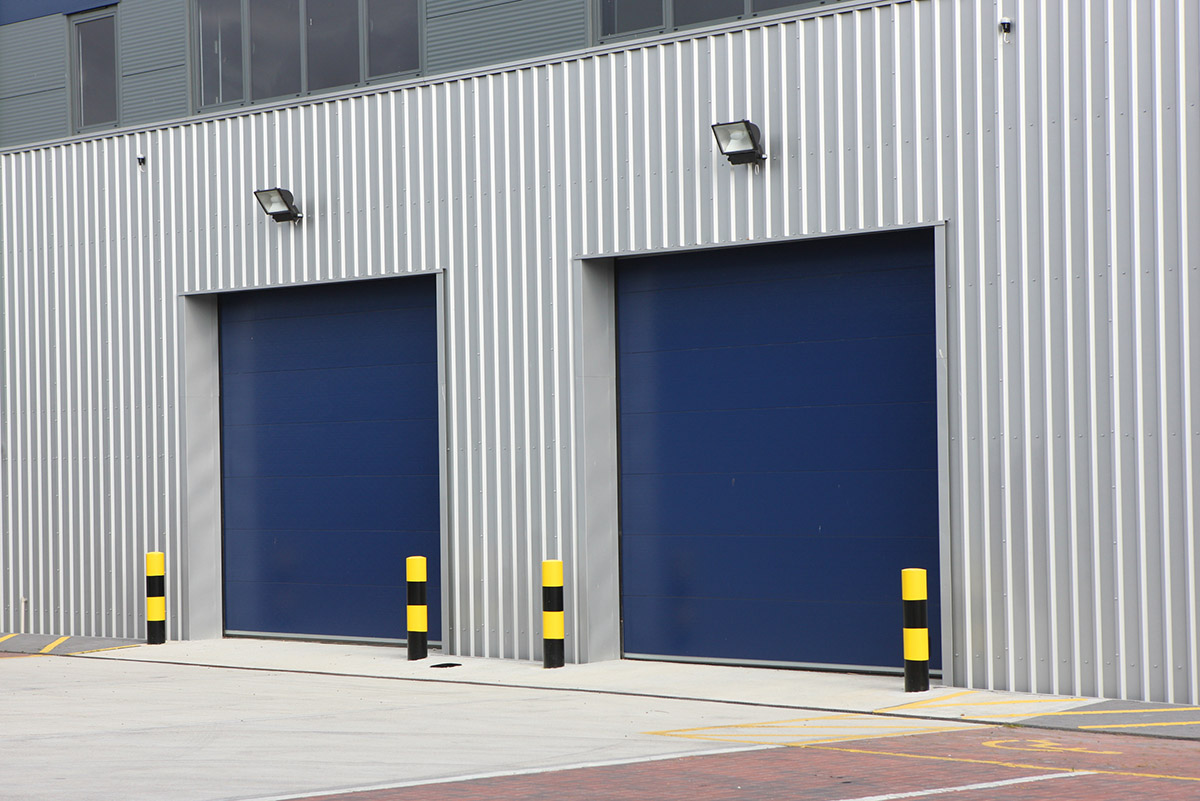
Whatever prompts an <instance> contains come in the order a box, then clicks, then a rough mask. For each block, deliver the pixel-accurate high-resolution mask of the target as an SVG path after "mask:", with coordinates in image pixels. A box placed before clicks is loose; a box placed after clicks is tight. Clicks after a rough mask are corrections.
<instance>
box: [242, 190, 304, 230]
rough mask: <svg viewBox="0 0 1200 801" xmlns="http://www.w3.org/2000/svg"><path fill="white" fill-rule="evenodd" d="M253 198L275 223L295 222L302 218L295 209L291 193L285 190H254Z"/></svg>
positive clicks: (298, 210)
mask: <svg viewBox="0 0 1200 801" xmlns="http://www.w3.org/2000/svg"><path fill="white" fill-rule="evenodd" d="M254 197H255V199H256V200H258V205H260V206H262V210H263V211H264V212H266V213H267V214H269V215H271V219H272V220H274V221H275V222H295V221H296V220H299V219H302V218H303V217H304V215H303V214H301V213H300V209H298V208H296V203H295V198H293V197H292V193H291V192H289V191H287V190H286V189H280V188H279V187H275V188H274V189H258V190H255V192H254Z"/></svg>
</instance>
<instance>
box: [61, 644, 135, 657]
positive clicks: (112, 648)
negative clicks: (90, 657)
mask: <svg viewBox="0 0 1200 801" xmlns="http://www.w3.org/2000/svg"><path fill="white" fill-rule="evenodd" d="M140 645H141V643H132V644H130V645H110V646H109V647H107V648H93V649H92V650H90V651H72V652H71V653H70V654H69V656H78V655H79V654H98V653H100V652H101V651H119V650H121V649H122V648H137V647H139V646H140Z"/></svg>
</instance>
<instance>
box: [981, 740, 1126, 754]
mask: <svg viewBox="0 0 1200 801" xmlns="http://www.w3.org/2000/svg"><path fill="white" fill-rule="evenodd" d="M1009 743H1022V744H1029V745H1031V746H1032V747H1029V748H1026V747H1022V746H1021V745H1009ZM984 745H986V746H988V747H989V748H1003V749H1005V750H1006V751H1037V752H1039V753H1043V754H1045V753H1050V754H1064V753H1072V754H1112V755H1117V754H1120V753H1121V752H1120V751H1089V750H1088V749H1086V748H1072V747H1071V746H1069V745H1063V744H1062V743H1056V742H1054V741H1053V740H988V741H987V742H985V743H984Z"/></svg>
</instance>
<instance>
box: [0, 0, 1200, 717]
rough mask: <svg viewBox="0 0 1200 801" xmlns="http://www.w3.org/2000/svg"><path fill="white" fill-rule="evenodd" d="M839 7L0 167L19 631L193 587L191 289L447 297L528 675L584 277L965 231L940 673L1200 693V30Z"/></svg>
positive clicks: (478, 532) (462, 513)
mask: <svg viewBox="0 0 1200 801" xmlns="http://www.w3.org/2000/svg"><path fill="white" fill-rule="evenodd" d="M814 13H819V14H820V15H819V16H807V17H799V18H797V19H793V20H788V21H784V22H780V23H775V24H768V25H765V26H763V27H759V28H748V29H745V30H735V29H727V30H721V31H718V32H716V33H712V34H709V35H703V36H696V37H695V38H691V39H678V40H671V39H663V40H658V41H653V42H648V43H642V44H641V45H631V46H630V47H629V48H628V49H626V50H621V51H614V52H598V53H596V54H592V55H586V56H583V57H580V58H576V59H572V60H568V61H564V62H556V63H551V64H542V65H529V66H524V67H520V68H514V69H510V70H506V71H503V72H498V73H492V74H481V75H478V76H467V77H456V78H452V79H448V80H443V81H438V82H434V83H429V84H424V85H412V86H406V87H403V88H399V89H395V90H390V91H380V92H376V93H373V94H366V95H363V96H361V97H353V98H338V99H329V100H324V101H319V102H313V103H311V104H308V105H304V106H300V107H294V108H287V109H271V110H258V111H252V112H248V113H246V114H244V115H242V116H237V117H232V118H228V119H222V120H211V121H204V122H199V123H195V124H189V125H181V126H176V127H172V128H168V129H164V130H159V131H152V132H145V133H127V134H118V135H113V136H110V137H107V138H103V139H97V140H92V141H89V142H84V143H78V144H70V145H65V146H61V147H54V148H48V149H42V150H35V151H30V152H25V153H10V154H5V155H0V197H2V198H3V207H4V208H5V209H6V210H9V211H7V213H6V215H5V216H4V218H3V221H2V222H0V249H3V252H4V256H5V258H4V270H5V272H4V281H3V289H4V295H3V298H2V300H0V302H2V303H3V313H4V323H3V331H4V343H3V350H4V368H3V370H4V371H3V380H4V384H3V392H2V393H0V398H2V399H3V408H2V416H0V432H2V433H0V442H2V444H3V447H4V457H3V461H2V464H0V467H2V469H3V473H2V475H0V485H2V486H3V493H4V506H3V511H0V518H2V519H3V525H4V534H5V537H4V544H3V546H0V547H3V548H4V562H5V565H6V566H10V567H8V568H7V570H8V572H9V573H10V574H11V578H9V579H7V580H6V581H5V583H4V585H3V587H2V588H0V593H3V599H4V601H3V602H4V618H3V627H4V628H5V629H7V630H17V628H18V627H24V628H26V629H28V630H45V631H64V632H66V631H79V632H81V633H93V632H94V633H107V634H133V633H134V632H135V631H136V630H137V629H138V625H139V623H138V621H139V620H140V618H139V617H138V615H139V612H138V609H139V603H140V583H139V577H140V572H139V569H140V568H139V567H138V561H139V560H140V558H141V557H140V553H141V551H142V550H144V549H145V548H147V547H149V546H154V547H162V548H164V549H165V550H167V551H168V554H169V558H171V559H172V560H175V561H173V562H172V564H171V567H170V570H171V571H172V572H173V573H174V574H177V573H178V570H179V569H180V565H179V563H178V556H177V554H178V552H179V550H180V548H179V537H180V526H181V521H180V503H181V502H180V497H181V488H180V483H181V477H180V462H179V459H180V451H179V448H180V442H179V431H178V429H179V416H180V413H179V410H178V403H179V377H178V370H177V367H176V364H175V359H176V356H175V354H176V346H177V336H178V332H177V325H178V324H177V321H176V318H175V314H176V305H175V300H174V298H175V295H176V293H177V292H215V291H223V290H230V289H239V288H247V287H264V286H275V285H283V284H290V283H297V282H306V281H325V280H343V279H354V278H369V277H374V276H380V275H393V274H403V273H408V272H420V271H428V270H436V269H445V270H446V273H445V279H444V290H445V292H444V298H445V303H446V307H445V309H444V319H445V331H444V342H445V354H446V356H445V364H444V365H443V369H444V371H445V377H446V399H445V404H446V406H445V415H446V427H447V430H446V441H447V455H446V456H447V458H446V465H447V476H446V486H447V488H448V498H447V501H446V503H447V508H448V517H449V519H448V520H447V521H446V523H445V525H446V528H447V531H448V532H449V541H448V543H447V551H446V559H447V573H448V576H449V581H448V583H447V593H448V596H449V599H450V600H449V606H450V617H449V619H448V620H447V621H446V631H447V644H448V647H449V648H450V649H451V650H452V651H454V652H457V653H464V654H477V655H489V656H520V657H530V656H532V655H534V654H535V653H536V652H537V648H538V642H537V638H538V633H539V625H538V623H537V620H538V611H539V609H538V603H539V602H538V595H537V592H536V586H537V580H538V570H537V564H538V561H539V560H541V559H542V558H543V557H562V558H564V559H566V560H567V564H568V575H567V583H568V587H571V588H577V587H578V585H579V581H580V580H581V579H582V578H583V577H581V576H579V575H577V574H575V573H574V572H573V570H574V566H575V565H574V556H575V554H576V553H577V552H578V551H579V549H580V543H581V542H582V539H581V538H582V537H584V536H585V535H586V532H580V531H577V530H576V529H577V527H576V521H578V520H579V519H580V517H579V510H578V509H577V504H578V501H577V489H578V483H577V475H576V453H577V450H578V448H579V445H580V443H579V442H578V441H577V439H576V438H577V436H579V435H580V434H579V432H578V431H577V429H576V423H575V421H576V419H577V418H576V398H575V394H574V393H575V385H574V382H573V377H574V375H575V371H574V364H573V362H572V360H573V358H574V357H573V354H574V353H575V352H576V348H575V343H574V336H575V331H576V324H577V321H576V320H575V319H574V313H573V304H572V298H573V296H574V295H573V293H574V289H575V288H574V287H573V285H572V282H573V281H574V280H575V279H574V277H573V276H574V275H575V272H574V271H573V269H572V261H573V259H574V258H576V257H578V256H580V255H606V254H629V253H638V252H648V251H653V250H661V249H673V248H678V247H696V246H709V245H724V244H731V243H741V242H751V241H763V240H767V239H776V238H789V237H797V236H802V235H820V234H832V233H839V232H853V231H861V230H870V229H875V228H880V227H887V226H895V225H909V224H921V223H934V222H937V221H942V220H945V221H946V227H945V232H946V241H947V253H946V254H945V258H946V271H947V276H948V285H947V287H946V295H947V298H948V308H947V309H946V318H947V322H948V339H949V347H948V354H947V357H948V364H949V370H948V375H949V383H950V398H951V401H950V406H949V408H948V409H946V410H944V413H945V414H946V415H947V418H948V423H949V430H950V434H951V442H950V460H949V463H950V471H949V475H948V476H946V477H944V480H946V481H948V483H949V491H950V520H949V521H948V530H949V531H950V533H951V537H950V542H949V543H948V544H947V547H948V548H949V557H948V558H949V564H950V566H951V570H950V575H949V576H948V577H947V584H948V587H949V595H948V597H945V598H944V599H943V601H944V603H946V605H947V606H948V609H949V613H948V614H949V620H948V623H949V625H948V627H947V635H948V636H949V637H950V638H951V640H950V641H951V642H952V643H953V649H952V651H951V652H950V653H949V654H948V659H947V669H948V671H949V672H950V675H951V677H952V678H953V680H954V681H955V682H956V683H959V684H962V685H964V686H971V687H995V688H1009V689H1018V690H1021V689H1033V690H1039V691H1043V692H1060V693H1069V694H1089V695H1093V694H1094V695H1106V696H1110V697H1131V698H1153V699H1159V700H1173V701H1176V702H1186V703H1195V702H1197V701H1200V652H1198V649H1200V612H1198V606H1197V593H1196V590H1197V587H1196V584H1197V574H1198V573H1200V562H1198V561H1197V560H1198V556H1197V552H1196V551H1197V549H1196V532H1195V526H1196V506H1195V497H1196V491H1197V481H1196V454H1195V443H1196V439H1197V437H1200V431H1197V429H1196V424H1197V422H1196V421H1197V411H1198V410H1197V398H1196V392H1195V389H1196V379H1197V375H1198V370H1200V364H1197V353H1196V347H1195V345H1196V336H1197V333H1196V332H1195V331H1194V330H1193V326H1192V323H1191V321H1190V320H1191V318H1192V317H1194V316H1195V314H1194V310H1196V309H1198V308H1200V305H1198V304H1200V294H1198V293H1200V288H1198V286H1197V285H1198V284H1200V281H1197V278H1196V271H1197V269H1200V264H1198V263H1197V255H1198V254H1197V251H1196V244H1195V241H1194V237H1193V236H1192V235H1191V234H1190V232H1189V230H1188V229H1189V223H1190V222H1191V221H1192V219H1193V217H1194V213H1195V209H1197V208H1200V205H1198V204H1200V197H1197V192H1200V166H1198V161H1200V160H1198V159H1197V157H1196V155H1195V154H1196V153H1197V152H1200V109H1198V106H1200V79H1197V78H1195V77H1194V76H1197V75H1200V8H1198V7H1197V4H1196V3H1195V2H1194V0H1162V2H1159V3H1155V4H1145V3H1137V4H1135V3H1134V2H1132V0H1106V1H1105V2H1099V0H1094V1H1093V2H1088V1H1087V0H1064V2H1062V3H1058V4H1042V3H1038V2H1034V0H1006V1H1005V2H1003V3H1001V2H999V0H997V2H995V3H962V2H955V0H916V2H904V3H895V4H889V3H879V4H875V5H870V4H860V5H857V6H854V7H852V8H839V9H836V10H833V9H825V10H821V11H820V12H814ZM1002 15H1007V16H1011V17H1013V18H1014V20H1015V21H1016V27H1015V30H1014V32H1013V34H1012V35H1010V36H1009V41H1007V42H1006V41H1005V40H1004V38H1003V37H1002V36H1001V35H1000V34H999V33H998V32H997V24H996V23H997V21H998V19H999V17H1000V16H1002ZM741 117H748V118H750V119H754V120H756V121H759V122H760V124H761V125H762V127H763V130H764V133H765V135H766V136H767V151H768V155H769V157H770V158H769V161H768V162H767V163H766V165H764V167H763V168H762V169H761V170H759V171H757V172H755V171H754V170H752V169H746V168H733V167H731V166H730V165H728V164H727V163H725V162H724V161H723V160H722V159H720V158H719V157H718V156H716V155H715V154H714V148H713V146H712V143H711V133H710V132H709V130H708V126H709V125H710V124H711V123H712V122H714V121H718V120H725V119H735V118H741ZM138 152H146V153H148V156H149V161H148V165H147V169H146V172H145V173H141V172H139V171H138V169H137V167H136V165H135V163H134V156H135V155H136V154H137V153H138ZM276 184H279V185H283V186H288V187H290V188H292V189H293V191H295V193H296V197H297V199H298V201H299V205H300V206H301V208H302V210H303V211H304V213H305V215H306V216H305V220H304V221H303V222H302V223H301V224H300V225H299V226H298V227H292V226H282V225H275V224H273V223H271V222H270V221H268V220H266V218H265V217H263V215H261V214H260V213H258V211H257V209H256V208H255V207H254V205H253V203H254V201H253V199H252V198H251V196H250V191H251V190H252V189H254V188H258V187H262V186H269V185H276ZM44 186H52V187H55V188H56V197H62V198H64V199H65V198H66V197H67V196H68V194H69V193H74V194H75V196H77V197H79V198H81V200H80V201H76V202H74V203H71V204H67V203H65V202H59V201H58V200H56V199H55V198H52V197H48V196H47V195H46V194H44V193H43V192H42V191H40V187H44ZM76 499H78V501H79V502H75V501H76ZM175 587H177V585H173V591H175V592H177V590H176V589H174V588H175ZM568 596H569V597H568V602H567V603H568V607H567V608H568V621H570V622H569V623H568V647H569V649H570V650H571V652H575V649H576V648H577V643H576V642H575V641H574V640H573V639H572V637H573V636H574V635H573V634H572V633H571V632H572V630H573V627H574V626H575V625H577V624H578V621H579V619H580V617H581V610H579V608H578V606H577V602H578V596H577V595H576V594H575V591H574V589H572V590H569V592H568ZM22 597H28V598H30V600H31V602H30V609H29V612H28V614H27V616H26V617H25V618H22V617H21V598H22ZM171 603H172V608H173V609H174V608H178V607H177V604H178V603H179V598H178V596H176V597H174V598H173V599H172V601H171ZM172 626H174V622H172ZM172 631H174V629H172Z"/></svg>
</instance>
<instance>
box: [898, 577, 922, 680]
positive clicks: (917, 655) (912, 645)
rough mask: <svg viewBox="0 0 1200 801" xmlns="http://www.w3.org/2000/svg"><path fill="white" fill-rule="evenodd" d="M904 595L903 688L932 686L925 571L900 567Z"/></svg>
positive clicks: (901, 591) (902, 593)
mask: <svg viewBox="0 0 1200 801" xmlns="http://www.w3.org/2000/svg"><path fill="white" fill-rule="evenodd" d="M900 594H901V597H902V598H903V599H904V692H906V693H921V692H925V691H926V690H928V689H929V590H928V588H927V587H926V583H925V571H924V569H922V568H919V567H909V568H905V569H904V570H902V571H900Z"/></svg>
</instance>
